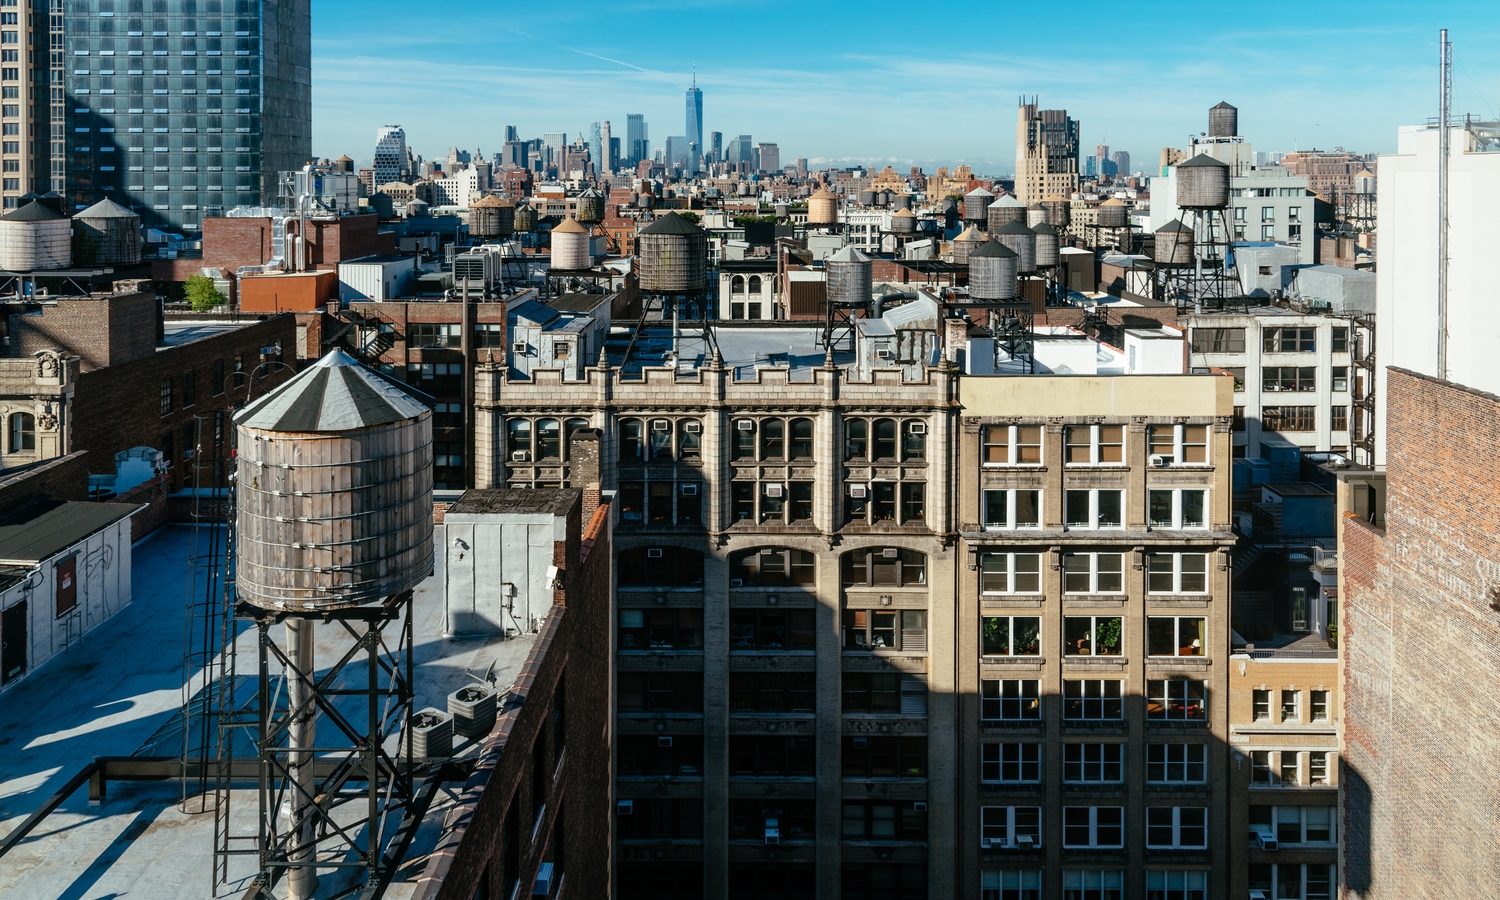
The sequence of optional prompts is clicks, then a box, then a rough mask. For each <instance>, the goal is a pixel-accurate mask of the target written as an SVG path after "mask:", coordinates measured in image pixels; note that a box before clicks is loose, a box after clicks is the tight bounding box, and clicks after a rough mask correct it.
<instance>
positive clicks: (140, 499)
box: [110, 475, 176, 544]
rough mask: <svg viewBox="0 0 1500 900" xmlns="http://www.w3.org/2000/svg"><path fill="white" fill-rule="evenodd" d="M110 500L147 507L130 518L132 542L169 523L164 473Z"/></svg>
mask: <svg viewBox="0 0 1500 900" xmlns="http://www.w3.org/2000/svg"><path fill="white" fill-rule="evenodd" d="M110 502H111V503H139V504H144V505H145V509H142V510H140V511H139V512H137V513H136V514H135V515H134V516H132V517H131V519H130V542H131V543H132V544H133V543H135V542H136V541H138V540H140V539H141V538H143V537H145V536H146V535H148V534H150V533H151V532H153V531H155V530H156V529H158V528H160V527H162V526H163V525H165V524H167V521H168V511H169V504H168V501H167V478H166V476H164V475H158V476H156V477H155V478H153V479H151V480H150V481H147V482H145V483H143V484H138V485H136V486H135V487H133V488H131V489H130V490H128V491H126V492H125V493H123V494H121V495H119V496H118V497H116V498H114V499H113V500H111V501H110ZM173 521H176V520H173Z"/></svg>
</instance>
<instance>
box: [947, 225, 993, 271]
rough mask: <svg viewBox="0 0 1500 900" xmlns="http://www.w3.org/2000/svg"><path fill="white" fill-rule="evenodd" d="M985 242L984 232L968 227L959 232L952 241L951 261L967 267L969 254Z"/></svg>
mask: <svg viewBox="0 0 1500 900" xmlns="http://www.w3.org/2000/svg"><path fill="white" fill-rule="evenodd" d="M985 240H986V238H985V234H984V232H982V231H980V230H979V229H978V228H975V227H974V226H973V225H970V226H969V227H968V228H965V229H964V230H963V231H961V232H959V235H958V237H956V238H954V239H953V261H954V262H955V263H958V264H959V265H967V264H968V262H969V253H970V252H971V251H973V250H974V249H976V248H977V247H978V246H979V245H980V244H982V243H984V241H985Z"/></svg>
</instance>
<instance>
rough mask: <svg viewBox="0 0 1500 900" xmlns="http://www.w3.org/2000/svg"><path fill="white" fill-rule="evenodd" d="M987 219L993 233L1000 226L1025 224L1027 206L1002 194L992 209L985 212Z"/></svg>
mask: <svg viewBox="0 0 1500 900" xmlns="http://www.w3.org/2000/svg"><path fill="white" fill-rule="evenodd" d="M985 217H986V218H987V219H988V220H989V225H990V231H992V232H993V231H994V230H995V229H997V228H999V227H1000V226H1002V225H1008V224H1010V223H1011V222H1023V223H1024V222H1025V221H1026V205H1025V204H1024V203H1022V202H1021V201H1019V200H1017V199H1016V198H1015V197H1014V196H1012V195H1011V194H1001V195H1000V196H999V197H997V198H996V199H995V202H994V203H991V204H990V208H989V209H988V210H987V211H986V212H985Z"/></svg>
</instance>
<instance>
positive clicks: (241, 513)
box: [234, 350, 433, 611]
mask: <svg viewBox="0 0 1500 900" xmlns="http://www.w3.org/2000/svg"><path fill="white" fill-rule="evenodd" d="M234 422H235V427H236V429H237V434H238V439H239V447H238V451H237V455H236V471H237V473H238V474H237V486H238V498H237V504H236V512H235V516H236V519H235V521H236V532H235V557H236V565H237V573H236V584H237V589H238V591H239V594H240V596H241V597H243V598H244V599H245V600H247V601H249V602H250V603H253V604H255V605H256V606H260V607H263V608H266V609H281V610H302V611H308V610H313V611H316V610H331V609H340V608H343V607H349V606H358V605H360V604H364V603H370V602H375V601H379V600H383V599H385V598H386V597H390V596H392V595H394V594H399V593H401V592H402V591H408V590H411V589H412V588H414V587H416V585H417V583H418V582H420V581H421V580H422V579H424V578H426V577H427V576H428V575H430V574H432V557H433V547H432V452H433V451H432V412H431V410H429V409H428V408H427V406H426V404H423V403H421V402H419V401H418V400H417V399H416V398H414V397H412V396H411V395H410V394H408V393H407V392H406V391H405V390H403V389H402V388H401V387H399V386H397V385H396V384H395V383H393V382H392V381H391V380H389V379H387V378H385V377H384V376H382V375H380V374H378V373H376V372H374V371H373V370H371V369H369V368H367V367H365V366H363V365H361V364H360V363H359V362H358V361H357V360H355V359H354V358H352V357H350V356H348V355H347V354H345V353H344V352H343V351H341V350H334V351H333V352H331V353H329V354H328V355H327V356H325V357H323V358H322V359H320V360H318V362H317V363H315V364H314V365H313V366H311V367H310V368H308V369H306V370H304V371H303V372H302V373H301V374H299V375H297V376H296V377H294V378H292V379H291V380H290V381H287V382H286V383H284V384H282V385H281V386H280V387H278V388H276V389H275V390H273V391H271V392H270V393H269V394H266V395H265V396H264V397H261V398H259V399H257V400H255V401H253V402H252V403H250V405H248V406H246V407H245V408H244V409H243V410H241V411H240V412H239V413H238V414H236V415H235V417H234Z"/></svg>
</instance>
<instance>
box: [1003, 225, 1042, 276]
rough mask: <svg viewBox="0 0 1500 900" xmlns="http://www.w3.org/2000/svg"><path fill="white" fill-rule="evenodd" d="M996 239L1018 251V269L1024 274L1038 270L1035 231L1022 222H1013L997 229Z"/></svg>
mask: <svg viewBox="0 0 1500 900" xmlns="http://www.w3.org/2000/svg"><path fill="white" fill-rule="evenodd" d="M1038 224H1044V223H1038ZM995 239H996V240H998V241H999V242H1000V243H1002V244H1004V245H1005V246H1007V247H1009V248H1010V249H1012V250H1014V251H1015V252H1016V256H1018V257H1019V258H1020V259H1019V261H1018V262H1017V264H1016V268H1017V271H1019V272H1021V273H1022V274H1025V273H1027V272H1035V271H1036V232H1035V231H1032V230H1031V229H1030V228H1028V227H1026V226H1025V225H1022V224H1021V223H1020V222H1011V223H1010V224H1009V225H1005V226H1003V227H1000V228H996V229H995Z"/></svg>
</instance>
